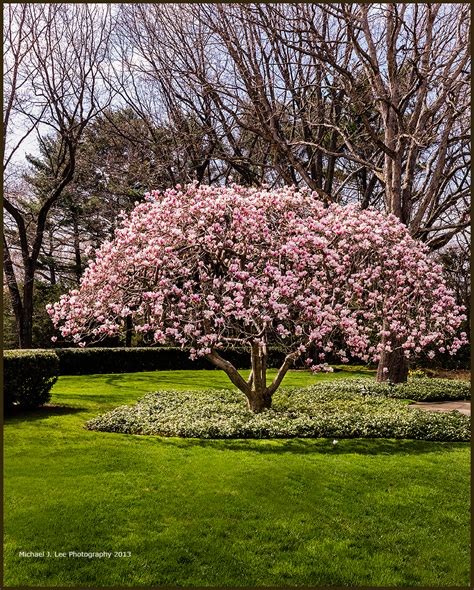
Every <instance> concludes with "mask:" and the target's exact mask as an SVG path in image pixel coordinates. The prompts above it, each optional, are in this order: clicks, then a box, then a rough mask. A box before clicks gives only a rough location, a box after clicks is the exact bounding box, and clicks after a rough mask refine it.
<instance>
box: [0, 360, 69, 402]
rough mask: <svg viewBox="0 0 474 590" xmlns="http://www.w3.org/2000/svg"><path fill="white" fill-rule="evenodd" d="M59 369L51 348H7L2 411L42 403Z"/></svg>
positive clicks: (48, 396)
mask: <svg viewBox="0 0 474 590" xmlns="http://www.w3.org/2000/svg"><path fill="white" fill-rule="evenodd" d="M58 372H59V360H58V357H57V356H56V354H55V353H54V352H53V351H46V350H6V351H5V352H4V357H3V375H4V388H3V390H4V407H5V410H6V411H9V410H11V409H12V408H14V407H19V408H22V409H31V408H37V407H39V406H42V405H43V404H45V403H46V402H47V401H49V399H50V390H51V387H52V386H53V384H54V383H55V382H56V380H57V378H58Z"/></svg>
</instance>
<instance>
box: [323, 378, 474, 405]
mask: <svg viewBox="0 0 474 590" xmlns="http://www.w3.org/2000/svg"><path fill="white" fill-rule="evenodd" d="M315 387H322V385H317V386H315ZM324 391H325V392H327V393H328V394H330V395H333V396H334V397H335V398H338V397H341V396H344V395H346V394H347V395H352V394H354V393H358V394H360V395H363V396H372V397H381V398H393V399H401V400H412V401H416V402H437V401H448V400H451V401H455V400H469V399H470V398H471V383H470V382H469V381H460V380H457V379H434V378H430V377H409V378H408V381H407V382H406V383H399V384H398V385H390V384H389V383H377V382H376V381H375V380H374V379H373V378H371V379H365V378H362V379H337V380H335V381H331V382H328V383H325V384H324Z"/></svg>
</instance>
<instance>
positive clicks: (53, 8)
mask: <svg viewBox="0 0 474 590" xmlns="http://www.w3.org/2000/svg"><path fill="white" fill-rule="evenodd" d="M12 10H17V11H18V12H15V14H17V20H15V19H13V20H12V19H11V20H10V21H8V22H7V23H6V24H7V29H8V27H10V29H8V35H7V36H8V38H12V39H13V38H16V37H15V35H16V34H17V30H19V27H20V24H21V30H24V31H25V32H26V31H27V32H28V33H27V34H26V33H25V35H26V38H27V39H28V40H29V45H27V46H26V45H25V46H24V49H22V50H21V51H20V50H17V49H15V50H12V51H13V55H20V54H21V55H23V52H24V54H25V57H24V58H23V59H22V60H21V61H20V60H18V59H17V60H16V62H17V63H18V70H19V69H20V65H21V67H22V68H24V70H23V71H24V73H23V74H22V78H21V79H22V80H23V81H24V84H23V86H22V87H21V92H20V87H19V85H18V84H15V83H12V84H11V85H10V90H11V93H12V94H11V97H10V98H9V100H8V104H10V103H11V104H12V105H14V106H15V114H16V116H19V115H20V116H23V117H24V118H26V119H30V120H32V121H33V122H34V126H33V128H34V130H35V131H36V133H37V139H38V141H39V143H40V145H41V143H44V142H45V141H47V137H48V135H47V134H45V130H46V129H49V130H50V132H52V133H53V134H55V135H56V136H57V137H58V138H59V145H58V149H57V152H56V156H55V159H54V161H52V162H51V167H52V178H53V179H54V182H52V183H51V186H50V188H49V191H48V192H47V194H45V195H44V196H43V197H42V199H41V202H40V203H39V206H38V208H37V216H36V219H35V222H34V224H33V226H32V224H31V223H29V224H27V222H26V216H27V212H26V211H25V209H24V208H22V205H21V201H19V200H18V199H15V198H14V196H13V195H12V196H10V195H5V197H4V208H5V210H6V212H7V214H8V219H7V221H6V223H10V221H11V222H12V223H13V224H14V226H15V228H16V234H17V240H18V243H19V246H20V251H21V261H22V269H21V272H22V275H23V276H22V280H19V278H18V277H17V272H16V271H15V265H14V260H13V257H12V252H11V243H9V241H8V240H7V237H6V235H5V233H4V242H3V245H4V270H5V278H6V282H7V284H8V288H9V291H10V295H11V299H12V305H13V309H14V312H15V318H16V322H17V327H18V332H19V339H20V346H21V347H22V348H28V347H30V346H31V334H32V313H33V290H34V277H35V273H36V271H37V264H38V257H39V255H40V252H41V248H42V245H43V240H44V234H45V228H46V222H47V219H48V215H49V213H50V211H51V208H52V207H53V206H54V204H55V203H56V202H57V201H58V199H59V198H60V197H61V195H62V194H63V192H64V190H65V188H66V187H67V186H68V184H69V183H71V181H72V180H73V178H74V172H75V165H76V156H77V150H78V148H79V144H80V140H81V136H82V133H83V131H84V128H85V127H86V125H87V124H88V123H89V122H90V121H91V120H92V119H93V118H94V117H95V116H96V115H97V114H98V113H100V112H101V111H102V110H103V109H104V107H105V106H106V105H107V104H108V103H109V97H108V96H106V95H105V94H104V91H103V87H101V75H102V74H101V66H102V64H103V62H104V60H105V58H106V56H107V46H108V41H109V38H110V30H111V21H110V9H109V7H105V6H100V5H90V4H75V5H67V4H46V5H39V6H38V5H33V4H27V5H22V8H21V9H19V8H18V9H16V7H15V9H12ZM18 15H19V16H18ZM18 19H20V20H18ZM19 23H20V24H19ZM15 52H16V53H15ZM17 79H20V78H19V75H18V76H17ZM12 112H13V110H11V111H10V113H12ZM9 116H10V115H9ZM7 140H8V137H7ZM28 213H29V212H28Z"/></svg>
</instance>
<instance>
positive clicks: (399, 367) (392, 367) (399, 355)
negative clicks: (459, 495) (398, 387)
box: [377, 348, 408, 383]
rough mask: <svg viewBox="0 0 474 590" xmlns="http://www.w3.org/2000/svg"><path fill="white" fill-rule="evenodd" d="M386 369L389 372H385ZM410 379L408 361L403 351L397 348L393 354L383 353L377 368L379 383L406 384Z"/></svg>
mask: <svg viewBox="0 0 474 590" xmlns="http://www.w3.org/2000/svg"><path fill="white" fill-rule="evenodd" d="M384 368H386V369H387V370H386V371H384ZM407 379H408V361H407V359H406V357H405V355H404V354H403V349H401V348H397V349H395V350H394V351H392V352H382V354H381V357H380V361H379V366H378V368H377V381H378V382H379V383H382V382H385V381H389V382H390V383H406V381H407Z"/></svg>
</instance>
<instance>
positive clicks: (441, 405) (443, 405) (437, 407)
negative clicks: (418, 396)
mask: <svg viewBox="0 0 474 590" xmlns="http://www.w3.org/2000/svg"><path fill="white" fill-rule="evenodd" d="M409 407H410V408H417V409H419V410H427V411H430V412H451V411H452V410H457V411H458V412H461V414H465V415H466V416H470V415H471V402H470V401H455V402H452V401H450V402H417V403H416V404H410V406H409Z"/></svg>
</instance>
